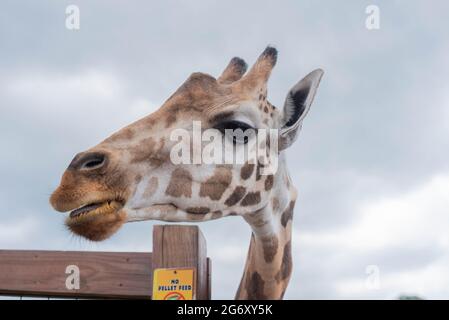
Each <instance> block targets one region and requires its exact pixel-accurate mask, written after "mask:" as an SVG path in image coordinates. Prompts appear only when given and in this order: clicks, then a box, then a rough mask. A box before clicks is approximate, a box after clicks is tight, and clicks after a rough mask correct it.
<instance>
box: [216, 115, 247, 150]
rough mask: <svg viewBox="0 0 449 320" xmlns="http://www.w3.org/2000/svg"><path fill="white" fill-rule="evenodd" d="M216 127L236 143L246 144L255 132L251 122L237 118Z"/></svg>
mask: <svg viewBox="0 0 449 320" xmlns="http://www.w3.org/2000/svg"><path fill="white" fill-rule="evenodd" d="M215 129H218V130H220V132H221V133H222V134H223V135H224V136H225V137H227V138H229V139H232V142H233V143H234V144H236V143H243V144H245V143H247V142H248V140H249V139H250V138H251V137H252V136H253V135H254V134H255V129H254V128H253V127H251V126H250V125H249V124H247V123H245V122H242V121H236V120H230V121H226V122H222V123H220V124H218V125H216V126H215Z"/></svg>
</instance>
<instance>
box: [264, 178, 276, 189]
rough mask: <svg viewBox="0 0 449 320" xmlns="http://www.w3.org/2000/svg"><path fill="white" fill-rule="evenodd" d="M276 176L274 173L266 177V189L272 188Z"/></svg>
mask: <svg viewBox="0 0 449 320" xmlns="http://www.w3.org/2000/svg"><path fill="white" fill-rule="evenodd" d="M273 183H274V176H273V175H272V174H270V175H268V176H267V177H266V178H265V191H269V190H271V188H273Z"/></svg>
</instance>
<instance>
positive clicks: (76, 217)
mask: <svg viewBox="0 0 449 320" xmlns="http://www.w3.org/2000/svg"><path fill="white" fill-rule="evenodd" d="M123 205H124V204H123V202H122V201H119V200H109V201H104V202H97V203H91V204H88V205H85V206H83V207H81V208H78V209H76V210H73V211H72V212H70V214H69V220H70V221H80V219H83V218H85V217H86V218H87V217H90V216H94V215H96V214H110V213H115V212H117V211H119V210H120V209H121V208H123Z"/></svg>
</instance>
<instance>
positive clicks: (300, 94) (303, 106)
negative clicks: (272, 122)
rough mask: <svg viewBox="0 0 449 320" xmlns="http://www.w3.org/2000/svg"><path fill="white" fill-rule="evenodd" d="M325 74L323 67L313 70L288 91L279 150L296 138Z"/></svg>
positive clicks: (286, 146) (288, 145)
mask: <svg viewBox="0 0 449 320" xmlns="http://www.w3.org/2000/svg"><path fill="white" fill-rule="evenodd" d="M323 74H324V72H323V70H321V69H317V70H314V71H312V72H311V73H309V74H308V75H307V76H305V77H304V79H302V80H301V81H299V82H298V83H297V84H295V85H294V86H293V88H291V89H290V91H289V92H288V94H287V97H286V98H285V103H284V110H283V115H282V126H281V130H280V136H279V151H281V150H284V149H287V148H288V147H290V145H292V143H293V142H294V141H295V140H296V137H297V136H298V133H299V131H300V130H301V126H302V121H303V119H304V117H305V116H306V115H307V112H308V111H309V109H310V106H311V105H312V101H313V98H314V97H315V93H316V91H317V89H318V85H319V84H320V80H321V77H322V76H323Z"/></svg>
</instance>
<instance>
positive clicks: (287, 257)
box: [275, 241, 293, 282]
mask: <svg viewBox="0 0 449 320" xmlns="http://www.w3.org/2000/svg"><path fill="white" fill-rule="evenodd" d="M292 269H293V263H292V243H291V241H288V242H287V243H286V244H285V246H284V252H283V253H282V264H281V270H279V272H278V273H277V274H276V277H275V278H276V281H278V282H280V281H284V280H287V279H288V278H289V277H290V275H291V273H292Z"/></svg>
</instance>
